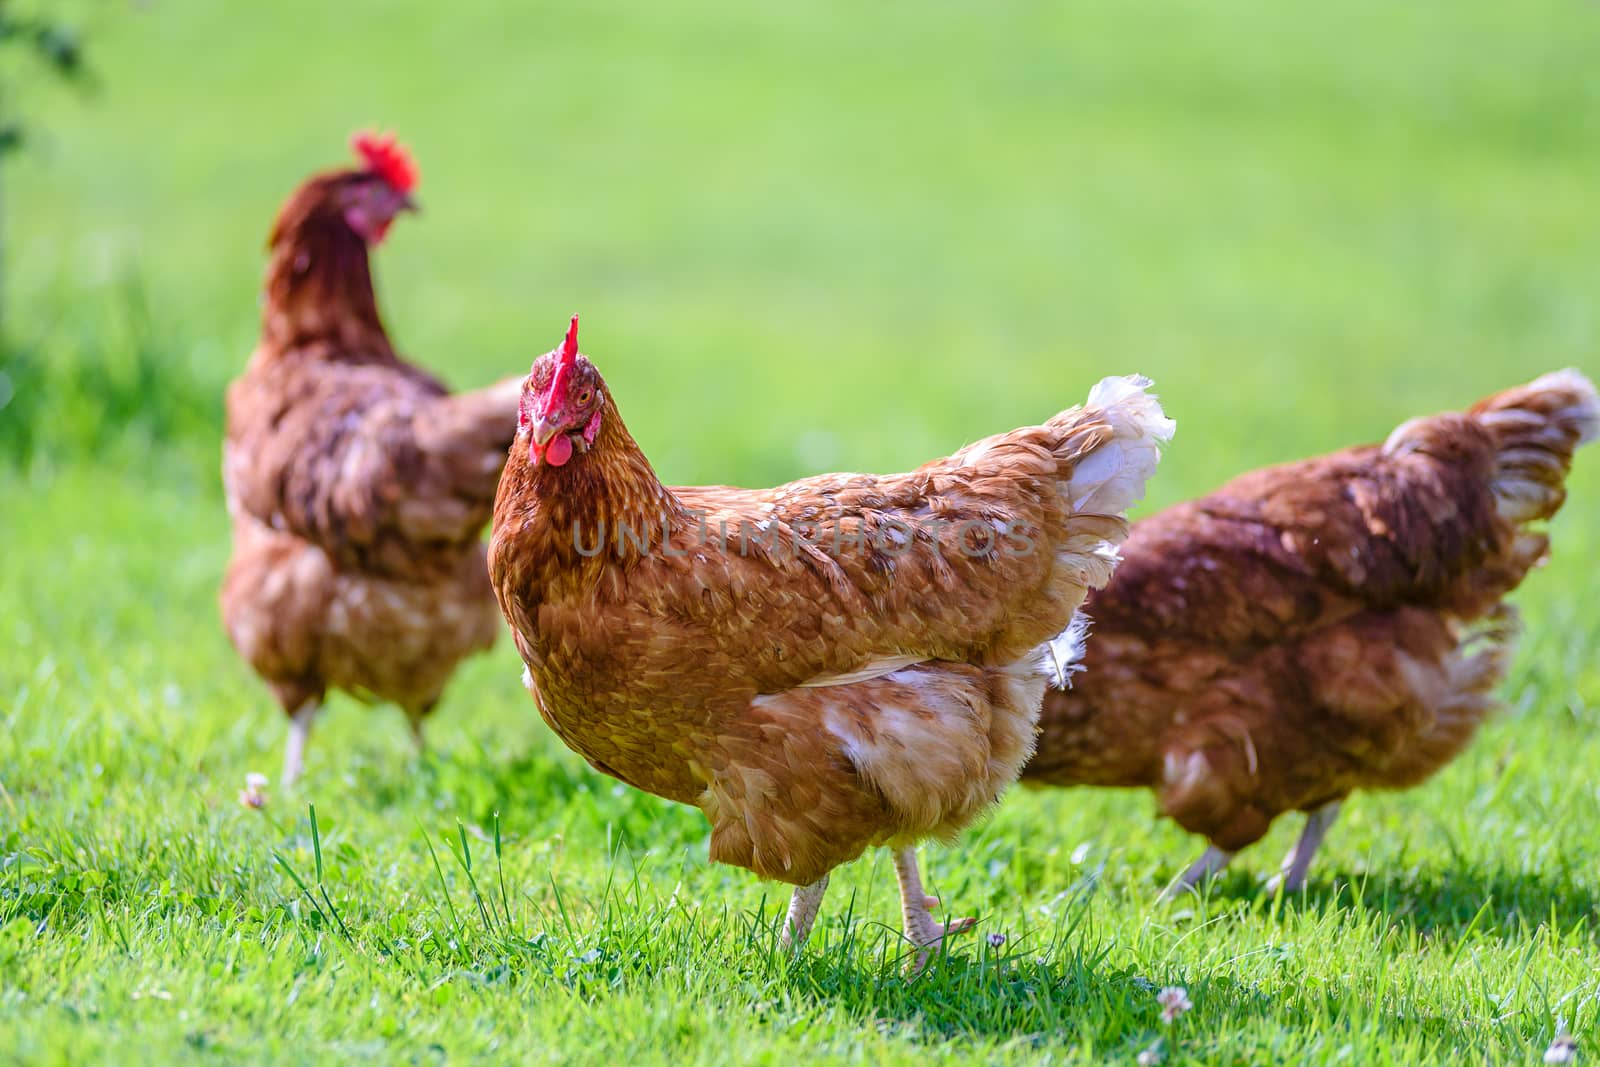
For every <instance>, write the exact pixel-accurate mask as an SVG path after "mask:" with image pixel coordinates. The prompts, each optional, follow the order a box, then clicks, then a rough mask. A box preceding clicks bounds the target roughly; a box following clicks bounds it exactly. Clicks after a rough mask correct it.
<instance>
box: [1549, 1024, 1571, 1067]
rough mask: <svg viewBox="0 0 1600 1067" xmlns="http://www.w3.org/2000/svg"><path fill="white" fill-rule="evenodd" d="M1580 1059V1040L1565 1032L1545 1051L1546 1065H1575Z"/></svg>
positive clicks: (1558, 1035)
mask: <svg viewBox="0 0 1600 1067" xmlns="http://www.w3.org/2000/svg"><path fill="white" fill-rule="evenodd" d="M1577 1058H1578V1039H1577V1038H1575V1037H1573V1036H1572V1035H1571V1034H1569V1033H1567V1032H1566V1031H1565V1030H1563V1031H1562V1032H1561V1033H1559V1034H1557V1035H1556V1039H1555V1040H1554V1041H1552V1042H1550V1047H1549V1048H1547V1049H1545V1050H1544V1062H1546V1063H1573V1062H1575V1061H1576V1060H1577Z"/></svg>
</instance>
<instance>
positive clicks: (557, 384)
mask: <svg viewBox="0 0 1600 1067" xmlns="http://www.w3.org/2000/svg"><path fill="white" fill-rule="evenodd" d="M577 365H578V316H576V315H574V316H572V325H570V326H568V327H567V336H566V339H565V340H563V341H562V342H561V348H560V349H559V350H558V351H557V352H556V373H555V376H554V377H553V378H552V379H551V381H550V392H549V393H548V394H546V395H547V396H548V397H549V402H550V403H552V404H556V403H560V401H561V398H562V397H565V396H566V395H567V379H568V378H569V377H570V376H571V375H572V369H573V368H574V367H576V366H577Z"/></svg>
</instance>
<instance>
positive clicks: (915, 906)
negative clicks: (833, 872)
mask: <svg viewBox="0 0 1600 1067" xmlns="http://www.w3.org/2000/svg"><path fill="white" fill-rule="evenodd" d="M894 873H895V877H896V878H898V879H899V881H900V915H901V919H902V922H903V923H904V928H905V937H906V940H907V941H909V942H911V943H912V944H913V945H915V946H917V948H918V951H917V954H916V955H915V956H914V957H912V960H911V962H910V963H909V964H908V965H907V967H906V972H907V973H908V974H909V975H911V976H913V977H915V976H916V975H917V974H920V973H921V972H922V969H923V968H924V967H926V966H927V965H928V958H929V956H930V955H931V950H932V949H933V948H934V946H936V945H938V944H939V942H941V941H943V940H944V939H945V938H947V937H949V936H951V935H952V934H959V933H962V932H963V931H966V930H970V929H972V927H973V926H975V925H976V924H977V922H978V920H977V919H973V918H964V919H951V920H950V921H949V922H947V923H943V924H941V923H940V922H939V921H938V920H936V919H935V918H934V917H933V914H932V912H931V910H930V909H932V908H934V907H937V906H938V904H939V898H938V897H936V896H931V895H930V894H927V893H924V892H923V891H922V872H921V871H920V870H918V868H917V850H916V849H914V848H902V849H899V850H898V851H896V852H895V854H894Z"/></svg>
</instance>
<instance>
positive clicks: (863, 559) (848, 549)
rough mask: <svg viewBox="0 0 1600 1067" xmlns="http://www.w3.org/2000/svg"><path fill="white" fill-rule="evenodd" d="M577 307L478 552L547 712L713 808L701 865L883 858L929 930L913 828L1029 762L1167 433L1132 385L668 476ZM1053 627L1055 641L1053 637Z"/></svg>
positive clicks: (808, 884)
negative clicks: (1060, 408)
mask: <svg viewBox="0 0 1600 1067" xmlns="http://www.w3.org/2000/svg"><path fill="white" fill-rule="evenodd" d="M576 332H577V320H576V319H574V320H573V326H572V329H571V331H569V333H568V335H567V340H566V342H565V343H564V344H563V345H562V347H561V349H560V350H559V351H558V352H551V353H549V354H547V355H544V356H541V357H540V358H539V359H538V360H537V361H536V362H535V363H534V365H533V370H532V372H531V373H530V375H529V376H528V384H527V392H526V394H525V395H524V399H523V430H522V434H521V436H520V437H519V438H518V441H517V444H516V445H515V446H514V447H513V448H512V453H511V458H510V460H509V461H508V462H507V464H506V471H505V477H504V478H503V479H502V480H501V483H500V496H499V500H498V501H497V502H496V504H495V516H494V533H493V536H492V537H491V539H490V549H489V563H490V571H491V573H492V575H493V578H494V585H495V592H496V594H497V595H498V596H499V598H500V604H501V607H502V609H503V610H504V611H505V615H506V619H507V620H508V621H509V622H510V623H511V629H512V633H513V636H514V638H515V640H516V643H517V649H518V651H520V652H521V653H522V658H523V660H524V661H525V662H526V663H527V666H528V676H529V680H530V683H531V684H530V689H531V690H532V691H533V695H534V698H535V699H536V700H537V702H538V705H539V710H540V712H541V713H542V714H543V716H544V718H545V721H546V722H548V723H549V724H550V726H551V727H552V728H553V729H554V730H555V731H556V733H557V734H559V735H560V737H561V739H562V740H563V741H565V742H566V743H567V745H568V746H570V747H571V748H573V749H574V750H576V751H577V752H578V753H580V754H581V755H582V756H583V757H584V758H585V759H587V760H588V761H589V762H590V764H591V765H593V766H594V767H595V768H596V769H598V770H600V771H602V772H604V773H606V774H609V775H612V776H614V777H616V778H620V779H621V780H623V781H624V782H627V783H629V784H631V785H633V786H636V787H638V788H640V789H644V790H648V791H649V792H652V793H655V794H657V795H658V796H663V797H667V798H668V799H671V800H676V801H679V802H680V803H684V804H692V805H694V806H696V807H698V808H700V809H701V811H703V812H704V813H705V815H706V818H707V819H708V820H709V822H710V824H711V858H712V859H713V860H716V861H718V862H721V863H729V864H734V865H736V866H740V867H745V868H748V869H750V870H752V871H754V872H755V873H756V874H758V875H761V876H762V877H765V878H773V879H778V880H780V881H784V882H788V883H789V884H791V885H794V886H797V887H798V888H797V889H796V890H795V892H794V896H793V899H792V902H791V905H790V910H789V919H788V925H787V928H786V938H787V939H792V940H793V941H800V940H803V939H804V938H805V936H806V933H807V932H808V931H809V929H810V927H811V924H812V921H813V919H814V918H815V917H816V914H817V908H818V906H819V904H820V902H821V899H822V894H823V891H824V889H825V888H826V887H827V883H828V874H829V872H830V871H831V870H832V869H833V868H834V867H837V866H838V865H840V864H842V863H847V862H849V861H850V860H852V859H854V858H856V857H857V856H859V855H860V854H861V853H862V851H863V850H865V849H867V848H869V847H871V846H874V845H884V846H887V847H889V848H891V849H893V850H894V852H895V869H896V872H897V873H898V875H899V879H900V890H901V906H902V917H903V920H904V924H905V933H906V937H907V939H908V940H909V941H911V942H912V943H913V944H914V945H917V946H928V945H931V944H934V943H936V942H938V941H939V940H941V939H942V938H943V937H944V936H945V935H946V934H947V933H948V932H953V931H955V930H959V929H965V928H966V926H967V925H968V921H966V920H962V921H958V922H956V923H953V924H949V925H948V926H946V925H941V924H938V923H936V922H935V921H934V919H933V917H932V916H931V915H930V914H929V908H930V907H931V906H932V904H933V903H936V902H934V901H932V900H931V899H930V898H928V897H926V896H925V895H924V894H923V891H922V883H921V879H920V875H919V873H918V869H917V861H916V853H915V849H914V846H915V844H916V842H917V841H918V840H920V839H922V838H924V837H938V838H943V839H949V838H951V837H952V836H954V835H955V834H956V833H957V832H958V831H959V830H960V829H961V828H962V827H964V826H966V825H967V824H969V823H970V822H972V821H973V820H974V819H976V818H977V817H979V816H980V815H981V814H982V813H983V812H985V811H986V810H988V808H989V807H990V806H991V805H992V804H993V803H994V801H995V799H996V798H997V797H998V796H999V795H1000V793H1001V792H1002V791H1003V790H1005V789H1006V788H1007V787H1008V786H1010V785H1011V783H1012V782H1013V781H1014V780H1015V778H1016V774H1017V772H1018V771H1019V770H1020V769H1021V767H1022V763H1023V761H1024V760H1026V759H1027V757H1028V753H1029V751H1030V749H1031V747H1032V743H1033V735H1034V723H1035V721H1036V719H1037V717H1038V707H1039V701H1040V699H1041V698H1042V696H1043V694H1044V687H1045V680H1046V678H1047V677H1048V676H1049V675H1050V673H1051V667H1052V665H1053V663H1052V661H1053V660H1054V661H1070V660H1071V659H1072V658H1073V656H1074V655H1075V653H1076V651H1077V642H1076V641H1075V637H1076V636H1077V634H1076V631H1073V630H1069V629H1068V628H1069V624H1070V623H1071V622H1072V620H1073V617H1074V614H1075V612H1076V611H1077V608H1078V606H1079V604H1081V603H1082V601H1083V596H1084V592H1085V590H1086V589H1088V588H1089V587H1090V586H1099V585H1102V584H1104V582H1105V580H1106V578H1107V577H1108V576H1109V575H1110V568H1111V565H1112V561H1113V560H1114V558H1115V555H1116V553H1115V551H1114V546H1115V545H1116V544H1118V543H1120V542H1121V541H1122V539H1123V537H1124V536H1125V535H1126V533H1127V523H1126V520H1125V519H1124V518H1123V515H1122V512H1123V511H1124V510H1125V509H1126V508H1127V507H1128V505H1129V504H1131V503H1132V502H1133V501H1135V500H1137V499H1138V497H1139V496H1140V495H1141V494H1142V493H1143V491H1144V483H1145V480H1146V479H1147V478H1148V477H1149V476H1150V474H1151V473H1152V472H1153V471H1154V469H1155V465H1156V460H1157V456H1158V442H1159V441H1162V440H1165V439H1166V438H1167V437H1168V436H1170V434H1171V432H1172V425H1171V422H1170V421H1169V420H1167V419H1166V418H1165V417H1163V415H1162V414H1161V408H1160V406H1159V405H1158V404H1157V403H1156V401H1155V399H1154V397H1152V396H1150V395H1149V394H1148V393H1146V392H1145V387H1146V386H1147V385H1148V384H1149V382H1148V381H1146V380H1143V379H1124V378H1108V379H1106V380H1105V381H1104V382H1102V383H1101V384H1100V385H1099V386H1097V387H1096V388H1095V390H1094V391H1093V392H1092V393H1091V394H1090V397H1089V404H1088V406H1086V407H1084V408H1081V409H1077V408H1075V409H1072V410H1070V411H1065V412H1062V413H1061V414H1059V415H1057V416H1056V417H1054V418H1052V419H1050V420H1049V421H1048V422H1046V423H1044V424H1043V425H1041V426H1030V427H1026V428H1024V429H1020V430H1014V431H1012V432H1010V433H1007V434H1001V435H999V436H996V437H991V438H988V439H986V440H983V441H979V442H977V443H976V444H973V445H970V446H968V447H967V448H964V449H962V450H961V451H960V452H957V453H956V454H955V455H953V456H951V457H950V458H948V459H941V460H936V461H934V462H932V463H928V464H926V465H925V466H923V467H921V468H919V469H918V470H916V471H913V472H912V473H909V474H900V475H890V476H882V477H880V476H876V475H866V474H833V475H823V476H820V477H816V478H808V479H805V480H803V481H799V482H793V483H790V484H789V485H785V486H780V487H778V488H776V489H766V490H749V489H732V488H728V487H726V486H706V487H673V488H668V487H666V486H664V485H662V484H661V482H660V481H658V480H657V478H656V476H655V473H654V471H653V470H652V469H651V467H650V464H649V461H648V460H646V459H645V457H644V454H643V452H642V451H641V450H640V448H639V446H638V445H637V444H636V443H635V442H634V440H633V438H632V437H631V436H629V434H628V431H627V429H626V428H625V427H624V426H623V424H622V416H621V415H620V414H619V413H618V410H617V406H616V404H615V403H614V402H613V399H612V397H611V395H610V393H609V392H608V390H607V388H606V385H605V382H604V381H603V380H602V379H601V377H600V374H599V372H598V371H597V370H596V369H595V368H594V365H593V364H592V363H591V362H589V360H588V359H586V358H584V357H582V356H580V355H579V354H578V346H577V337H576ZM1063 631H1067V634H1066V636H1065V637H1064V638H1062V636H1061V635H1062V634H1063Z"/></svg>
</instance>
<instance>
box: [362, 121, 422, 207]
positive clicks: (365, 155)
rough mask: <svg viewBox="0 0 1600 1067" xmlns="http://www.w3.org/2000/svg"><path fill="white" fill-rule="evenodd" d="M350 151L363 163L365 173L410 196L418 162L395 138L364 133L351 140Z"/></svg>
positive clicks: (417, 175)
mask: <svg viewBox="0 0 1600 1067" xmlns="http://www.w3.org/2000/svg"><path fill="white" fill-rule="evenodd" d="M350 147H351V148H354V149H355V150H356V155H358V156H360V157H361V158H362V160H364V161H365V162H366V164H367V169H368V170H370V171H372V173H374V174H376V175H377V176H378V177H380V178H382V179H383V180H384V181H386V182H388V183H389V184H390V185H392V186H394V188H395V189H396V190H397V191H399V192H402V193H409V192H410V191H411V190H413V189H415V188H416V187H417V178H418V177H419V176H420V175H419V173H418V171H417V161H416V160H414V159H412V158H411V153H410V152H407V151H406V150H405V146H404V145H402V144H400V143H399V142H398V141H397V140H395V136H394V134H392V133H391V134H389V135H388V136H387V137H385V136H383V135H382V134H376V133H371V132H368V131H365V130H363V131H362V132H360V133H358V134H356V135H355V136H354V137H352V138H351V139H350Z"/></svg>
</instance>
